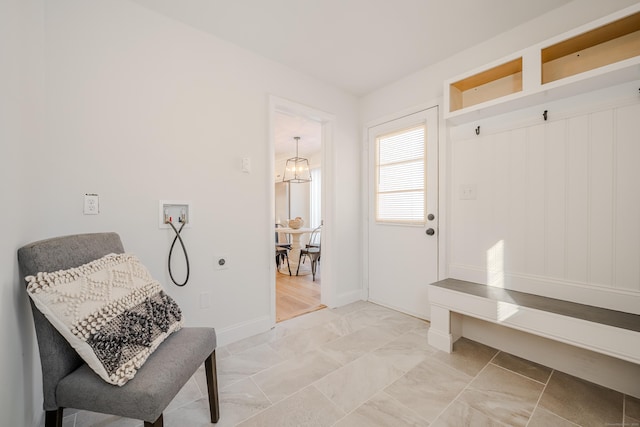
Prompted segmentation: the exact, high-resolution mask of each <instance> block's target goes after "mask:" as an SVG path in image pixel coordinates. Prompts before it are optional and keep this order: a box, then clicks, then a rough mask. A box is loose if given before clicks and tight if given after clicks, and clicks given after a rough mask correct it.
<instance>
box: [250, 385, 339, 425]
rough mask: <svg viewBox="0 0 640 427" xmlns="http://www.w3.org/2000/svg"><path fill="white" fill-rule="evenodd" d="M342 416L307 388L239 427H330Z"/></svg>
mask: <svg viewBox="0 0 640 427" xmlns="http://www.w3.org/2000/svg"><path fill="white" fill-rule="evenodd" d="M343 416H344V412H342V411H341V410H340V409H338V407H336V406H335V405H334V404H333V403H331V402H330V401H329V399H327V398H326V397H325V396H323V395H322V393H320V392H319V391H318V389H317V388H315V387H314V386H309V387H307V388H305V389H303V390H301V391H299V392H297V393H295V394H294V395H292V396H289V397H288V398H286V399H284V400H283V401H281V402H278V403H277V404H275V405H273V406H271V407H270V408H268V409H266V410H265V411H263V412H260V413H259V414H257V415H255V416H253V417H251V418H249V419H248V420H246V421H244V422H243V423H241V424H240V426H241V427H271V426H278V427H298V426H318V427H323V426H327V427H328V426H331V425H333V424H334V423H335V422H336V421H337V420H339V419H340V418H341V417H343Z"/></svg>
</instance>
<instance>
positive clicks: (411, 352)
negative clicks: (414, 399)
mask: <svg viewBox="0 0 640 427" xmlns="http://www.w3.org/2000/svg"><path fill="white" fill-rule="evenodd" d="M437 351H438V350H436V349H435V348H433V347H432V346H430V345H429V344H428V343H427V329H423V330H413V331H410V332H407V333H406V334H404V335H401V336H399V337H398V338H396V339H394V340H393V341H391V342H389V343H387V344H385V345H384V346H383V347H380V348H378V349H377V350H374V352H373V354H375V355H376V356H379V357H382V358H385V359H388V360H389V361H390V362H391V363H393V364H394V365H395V366H396V367H398V368H399V369H401V370H403V371H405V372H407V371H409V370H410V369H412V368H414V367H415V366H416V365H417V364H418V363H420V362H422V361H423V360H425V359H427V358H428V357H433V355H434V354H435V353H436V352H437Z"/></svg>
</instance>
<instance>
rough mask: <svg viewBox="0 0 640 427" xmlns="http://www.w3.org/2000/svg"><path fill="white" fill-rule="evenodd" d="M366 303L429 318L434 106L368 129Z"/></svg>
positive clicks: (433, 274)
mask: <svg viewBox="0 0 640 427" xmlns="http://www.w3.org/2000/svg"><path fill="white" fill-rule="evenodd" d="M368 143H369V147H368V151H369V178H368V179H369V193H368V194H369V221H368V223H369V225H368V232H369V233H368V245H369V248H368V249H369V250H368V254H369V260H368V279H369V301H372V302H375V303H378V304H381V305H384V306H387V307H390V308H394V309H396V310H399V311H402V312H404V313H407V314H411V315H414V316H417V317H420V318H429V304H428V300H427V285H428V284H429V283H432V282H435V281H437V280H438V108H437V107H433V108H430V109H427V110H424V111H420V112H418V113H415V114H411V115H409V116H405V117H402V118H399V119H396V120H393V121H390V122H386V123H383V124H380V125H377V126H374V127H370V128H369V130H368Z"/></svg>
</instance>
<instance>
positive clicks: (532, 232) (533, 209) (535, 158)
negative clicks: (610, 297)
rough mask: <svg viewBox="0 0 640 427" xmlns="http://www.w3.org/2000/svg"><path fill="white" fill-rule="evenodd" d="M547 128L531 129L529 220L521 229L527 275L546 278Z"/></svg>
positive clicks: (528, 168)
mask: <svg viewBox="0 0 640 427" xmlns="http://www.w3.org/2000/svg"><path fill="white" fill-rule="evenodd" d="M545 148H546V147H545V128H544V125H537V126H532V127H530V128H529V129H528V136H527V164H526V174H527V176H526V187H525V188H524V191H525V196H526V200H525V206H526V219H525V221H526V222H525V223H524V224H521V226H523V227H525V228H526V232H525V270H524V273H527V274H531V275H536V276H544V272H545V236H546V233H545V230H546V225H547V224H546V220H547V216H546V209H545V203H546V202H545V194H544V193H545V188H546V185H545Z"/></svg>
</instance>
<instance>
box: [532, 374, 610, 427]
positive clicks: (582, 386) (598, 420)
mask: <svg viewBox="0 0 640 427" xmlns="http://www.w3.org/2000/svg"><path fill="white" fill-rule="evenodd" d="M622 402H623V395H622V394H621V393H618V392H617V391H613V390H610V389H607V388H604V387H602V386H599V385H596V384H593V383H590V382H588V381H584V380H581V379H579V378H576V377H573V376H571V375H567V374H564V373H562V372H558V371H553V374H551V378H550V379H549V383H548V384H547V388H546V389H545V392H544V394H543V396H542V398H541V399H540V403H539V405H540V406H541V407H542V408H544V409H546V410H548V411H550V412H553V413H555V414H558V415H559V416H561V417H562V418H564V419H566V420H569V421H571V422H574V423H576V424H579V425H581V426H585V427H590V426H594V427H595V426H600V427H601V426H603V425H605V424H607V423H609V424H620V423H622V419H623V418H622V416H623V414H622V404H623V403H622Z"/></svg>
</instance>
